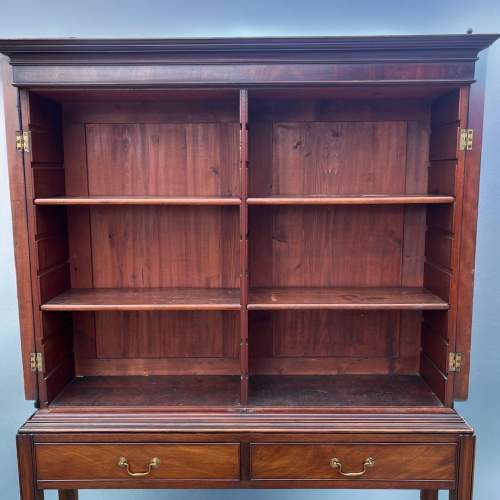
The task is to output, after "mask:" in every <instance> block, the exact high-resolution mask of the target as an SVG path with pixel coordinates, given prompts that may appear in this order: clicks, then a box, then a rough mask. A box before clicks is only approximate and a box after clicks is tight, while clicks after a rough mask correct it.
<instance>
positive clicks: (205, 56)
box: [0, 34, 499, 64]
mask: <svg viewBox="0 0 500 500" xmlns="http://www.w3.org/2000/svg"><path fill="white" fill-rule="evenodd" d="M498 36H499V35H497V34H470V35H405V36H394V35H393V36H339V37H262V38H170V39H169V38H140V39H139V38H102V39H97V38H81V39H79V38H45V39H44V38H38V39H3V40H0V53H3V54H6V55H8V56H9V57H10V58H11V63H12V64H33V63H34V62H36V61H37V60H38V61H39V62H43V63H47V62H49V61H51V60H52V61H54V62H58V61H59V62H64V61H65V62H68V61H70V60H71V61H72V62H73V63H74V62H78V61H79V60H81V59H82V58H83V59H84V60H92V61H96V60H99V59H103V58H104V60H105V59H106V57H110V56H113V57H115V58H117V59H119V60H122V58H123V57H124V56H125V57H126V56H131V57H133V58H135V59H136V58H137V57H138V56H139V57H140V56H142V57H145V58H146V59H148V56H149V57H153V58H156V59H158V58H159V59H165V60H166V61H168V60H169V59H173V60H176V59H177V60H178V62H182V60H183V59H186V60H187V61H189V62H191V61H192V60H193V58H195V59H197V60H202V61H203V62H210V61H211V60H213V61H216V62H220V61H221V60H228V61H231V62H232V61H233V60H234V59H235V58H237V59H239V60H240V62H245V61H246V60H248V61H251V62H257V61H260V60H262V61H267V60H269V59H270V58H271V59H278V60H279V59H283V60H285V61H286V60H289V59H291V57H294V56H295V57H298V58H300V57H301V56H302V57H304V56H305V57H311V56H312V57H313V60H314V61H316V60H317V59H318V58H320V59H322V60H330V59H331V60H336V59H339V58H340V59H342V60H346V59H347V60H356V59H372V60H377V58H378V57H379V58H380V57H382V58H384V59H398V60H407V59H412V58H415V57H423V58H424V59H428V58H429V57H434V58H436V57H437V58H439V57H440V58H445V59H446V58H450V57H451V58H452V59H454V60H457V59H460V58H461V59H463V60H471V59H475V58H476V57H477V53H478V52H480V51H481V50H483V49H485V48H487V47H488V46H489V45H491V44H492V43H493V42H494V41H495V40H496V39H497V38H498ZM103 62H104V61H103Z"/></svg>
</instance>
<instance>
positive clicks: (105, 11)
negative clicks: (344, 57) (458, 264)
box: [0, 0, 500, 500]
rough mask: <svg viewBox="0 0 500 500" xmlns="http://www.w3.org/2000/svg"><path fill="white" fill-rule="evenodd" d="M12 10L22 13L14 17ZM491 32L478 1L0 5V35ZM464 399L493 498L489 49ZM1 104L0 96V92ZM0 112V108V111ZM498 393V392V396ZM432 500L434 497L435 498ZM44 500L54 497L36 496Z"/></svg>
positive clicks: (499, 106) (489, 16)
mask: <svg viewBox="0 0 500 500" xmlns="http://www.w3.org/2000/svg"><path fill="white" fill-rule="evenodd" d="M21 14H22V15H21ZM468 28H473V29H474V31H475V32H483V33H484V32H499V31H500V1H499V0H477V1H476V2H470V1H464V0H453V1H452V0H441V1H439V0H420V1H412V2H409V1H405V0H393V1H391V0H377V1H373V0H358V1H356V0H318V1H315V0H310V1H307V2H306V1H304V0H300V1H299V0H231V1H223V0H204V1H196V0H180V1H179V0H170V1H169V0H163V1H161V0H135V1H133V0H101V1H97V0H86V1H81V0H79V1H75V0H73V1H71V0H59V1H56V0H45V1H43V2H42V1H39V0H38V1H36V0H24V1H23V2H19V1H17V2H14V1H11V0H0V37H1V38H4V37H177V36H179V37H191V36H193V37H203V36H207V37H210V36H259V35H261V36H268V35H378V34H380V35H387V34H430V33H432V34H434V33H465V31H466V30H467V29H468ZM488 59H489V67H488V78H487V94H486V114H485V136H484V153H483V164H482V177H481V202H480V207H479V208H480V213H479V235H478V253H477V267H476V289H475V309H474V326H473V328H474V337H473V338H474V341H473V356H472V374H471V387H470V389H471V390H470V394H471V396H470V399H469V401H468V402H466V403H462V404H459V405H458V409H459V410H460V411H461V413H462V414H463V415H464V416H465V417H466V418H467V419H468V420H469V421H470V422H471V423H472V424H473V425H474V426H475V428H476V430H477V433H478V436H479V441H478V454H477V464H476V481H475V496H474V498H475V499H476V500H493V499H496V498H499V496H500V493H499V490H500V479H499V478H500V471H499V469H500V458H499V453H498V451H499V450H500V437H499V435H498V433H497V434H495V433H494V430H495V427H497V428H498V422H497V421H496V420H497V419H496V418H495V417H496V416H498V415H499V414H500V399H498V396H497V398H495V397H494V394H495V392H496V391H498V390H499V384H498V381H499V376H500V354H499V353H500V328H499V323H500V321H499V319H498V314H499V310H500V266H499V264H498V256H499V255H500V224H499V215H498V213H499V206H500V205H499V204H500V135H499V134H500V132H499V131H500V43H497V45H496V46H494V47H493V48H492V49H490V50H489V54H488ZM0 99H1V93H0ZM1 109H3V106H0V110H1ZM3 127H4V122H3V116H2V115H1V111H0V234H1V235H2V236H1V238H0V318H1V322H0V354H1V358H0V359H1V361H0V380H1V381H2V387H1V389H0V407H1V408H2V415H3V416H4V420H3V421H1V422H0V471H1V473H0V498H1V499H5V500H16V499H17V498H19V497H18V486H17V466H16V455H15V446H14V435H15V432H16V429H17V427H18V426H19V425H20V424H21V423H22V422H23V421H24V419H25V418H26V417H28V416H29V415H30V413H31V412H32V411H33V406H32V404H31V403H30V402H25V401H24V400H23V398H22V393H23V390H22V381H21V373H22V372H21V357H20V350H19V340H18V320H17V303H16V290H15V277H14V260H13V251H12V237H11V222H10V206H9V201H8V186H7V166H6V158H5V156H6V152H5V143H4V130H3ZM497 394H498V392H497ZM441 495H442V496H441V498H445V496H444V493H441ZM46 498H48V499H49V500H53V499H55V498H56V495H55V493H54V492H47V493H46ZM160 498H164V499H171V500H202V499H203V500H205V499H206V500H215V499H232V500H233V499H235V498H237V499H241V500H247V499H254V500H260V499H264V498H265V499H272V500H281V499H285V498H286V499H287V500H305V499H307V500H309V499H311V500H326V499H331V500H337V499H338V500H340V499H342V500H354V499H371V500H378V499H381V500H382V499H383V500H391V499H401V500H410V499H414V500H416V499H417V498H418V493H417V492H416V491H378V492H377V491H359V492H358V491H343V490H337V491H336V490H324V491H322V490H318V491H311V490H304V491H300V490H294V491H291V490H283V491H269V490H263V491H205V490H201V491H194V490H180V491H175V490H169V491H127V492H121V491H106V492H104V491H96V492H92V491H84V492H82V493H81V499H82V500H97V499H104V500H106V499H107V500H115V499H116V500H117V499H121V500H132V499H145V500H146V499H151V500H152V499H160Z"/></svg>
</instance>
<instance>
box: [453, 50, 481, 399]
mask: <svg viewBox="0 0 500 500" xmlns="http://www.w3.org/2000/svg"><path fill="white" fill-rule="evenodd" d="M485 78H486V57H485V56H484V55H483V56H482V57H481V58H480V59H479V61H478V63H477V64H476V83H474V84H473V85H472V86H471V89H470V94H469V115H468V123H467V126H468V128H472V129H473V130H474V145H473V149H472V150H471V151H467V152H466V154H465V174H464V176H465V179H464V190H463V201H462V203H463V215H462V231H461V241H460V270H459V274H458V307H457V325H456V345H455V350H456V351H457V352H460V353H462V369H461V371H460V372H459V373H457V374H456V375H455V384H454V396H455V399H457V400H465V399H467V396H468V391H469V371H470V347H471V328H472V299H473V292H474V265H475V257H476V230H477V211H478V202H479V173H480V164H481V146H482V133H483V106H484V87H485Z"/></svg>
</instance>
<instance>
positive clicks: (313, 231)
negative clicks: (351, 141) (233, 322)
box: [249, 207, 404, 287]
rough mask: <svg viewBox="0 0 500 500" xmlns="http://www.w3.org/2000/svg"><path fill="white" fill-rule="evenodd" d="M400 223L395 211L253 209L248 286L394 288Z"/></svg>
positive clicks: (399, 259) (397, 278)
mask: <svg viewBox="0 0 500 500" xmlns="http://www.w3.org/2000/svg"><path fill="white" fill-rule="evenodd" d="M403 220H404V211H403V209H402V208H400V207H376V208H375V207H273V208H270V207H265V208H264V207H262V208H261V207H253V208H252V210H251V212H250V239H249V244H250V245H249V250H250V285H251V286H253V287H268V286H275V287H280V286H298V287H301V286H316V287H322V286H325V287H327V286H335V287H337V286H361V287H363V286H365V287H366V286H400V285H401V265H402V244H403ZM360 242H363V244H362V245H361V244H360Z"/></svg>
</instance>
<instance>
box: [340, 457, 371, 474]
mask: <svg viewBox="0 0 500 500" xmlns="http://www.w3.org/2000/svg"><path fill="white" fill-rule="evenodd" d="M374 466H375V459H374V458H372V457H368V458H367V459H366V460H365V461H364V462H363V470H361V471H359V472H344V471H343V470H342V462H341V461H340V460H339V459H338V458H332V459H331V460H330V467H332V468H333V469H338V470H339V472H340V474H342V475H343V476H345V477H359V476H362V475H363V474H366V470H367V468H368V467H374Z"/></svg>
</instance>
